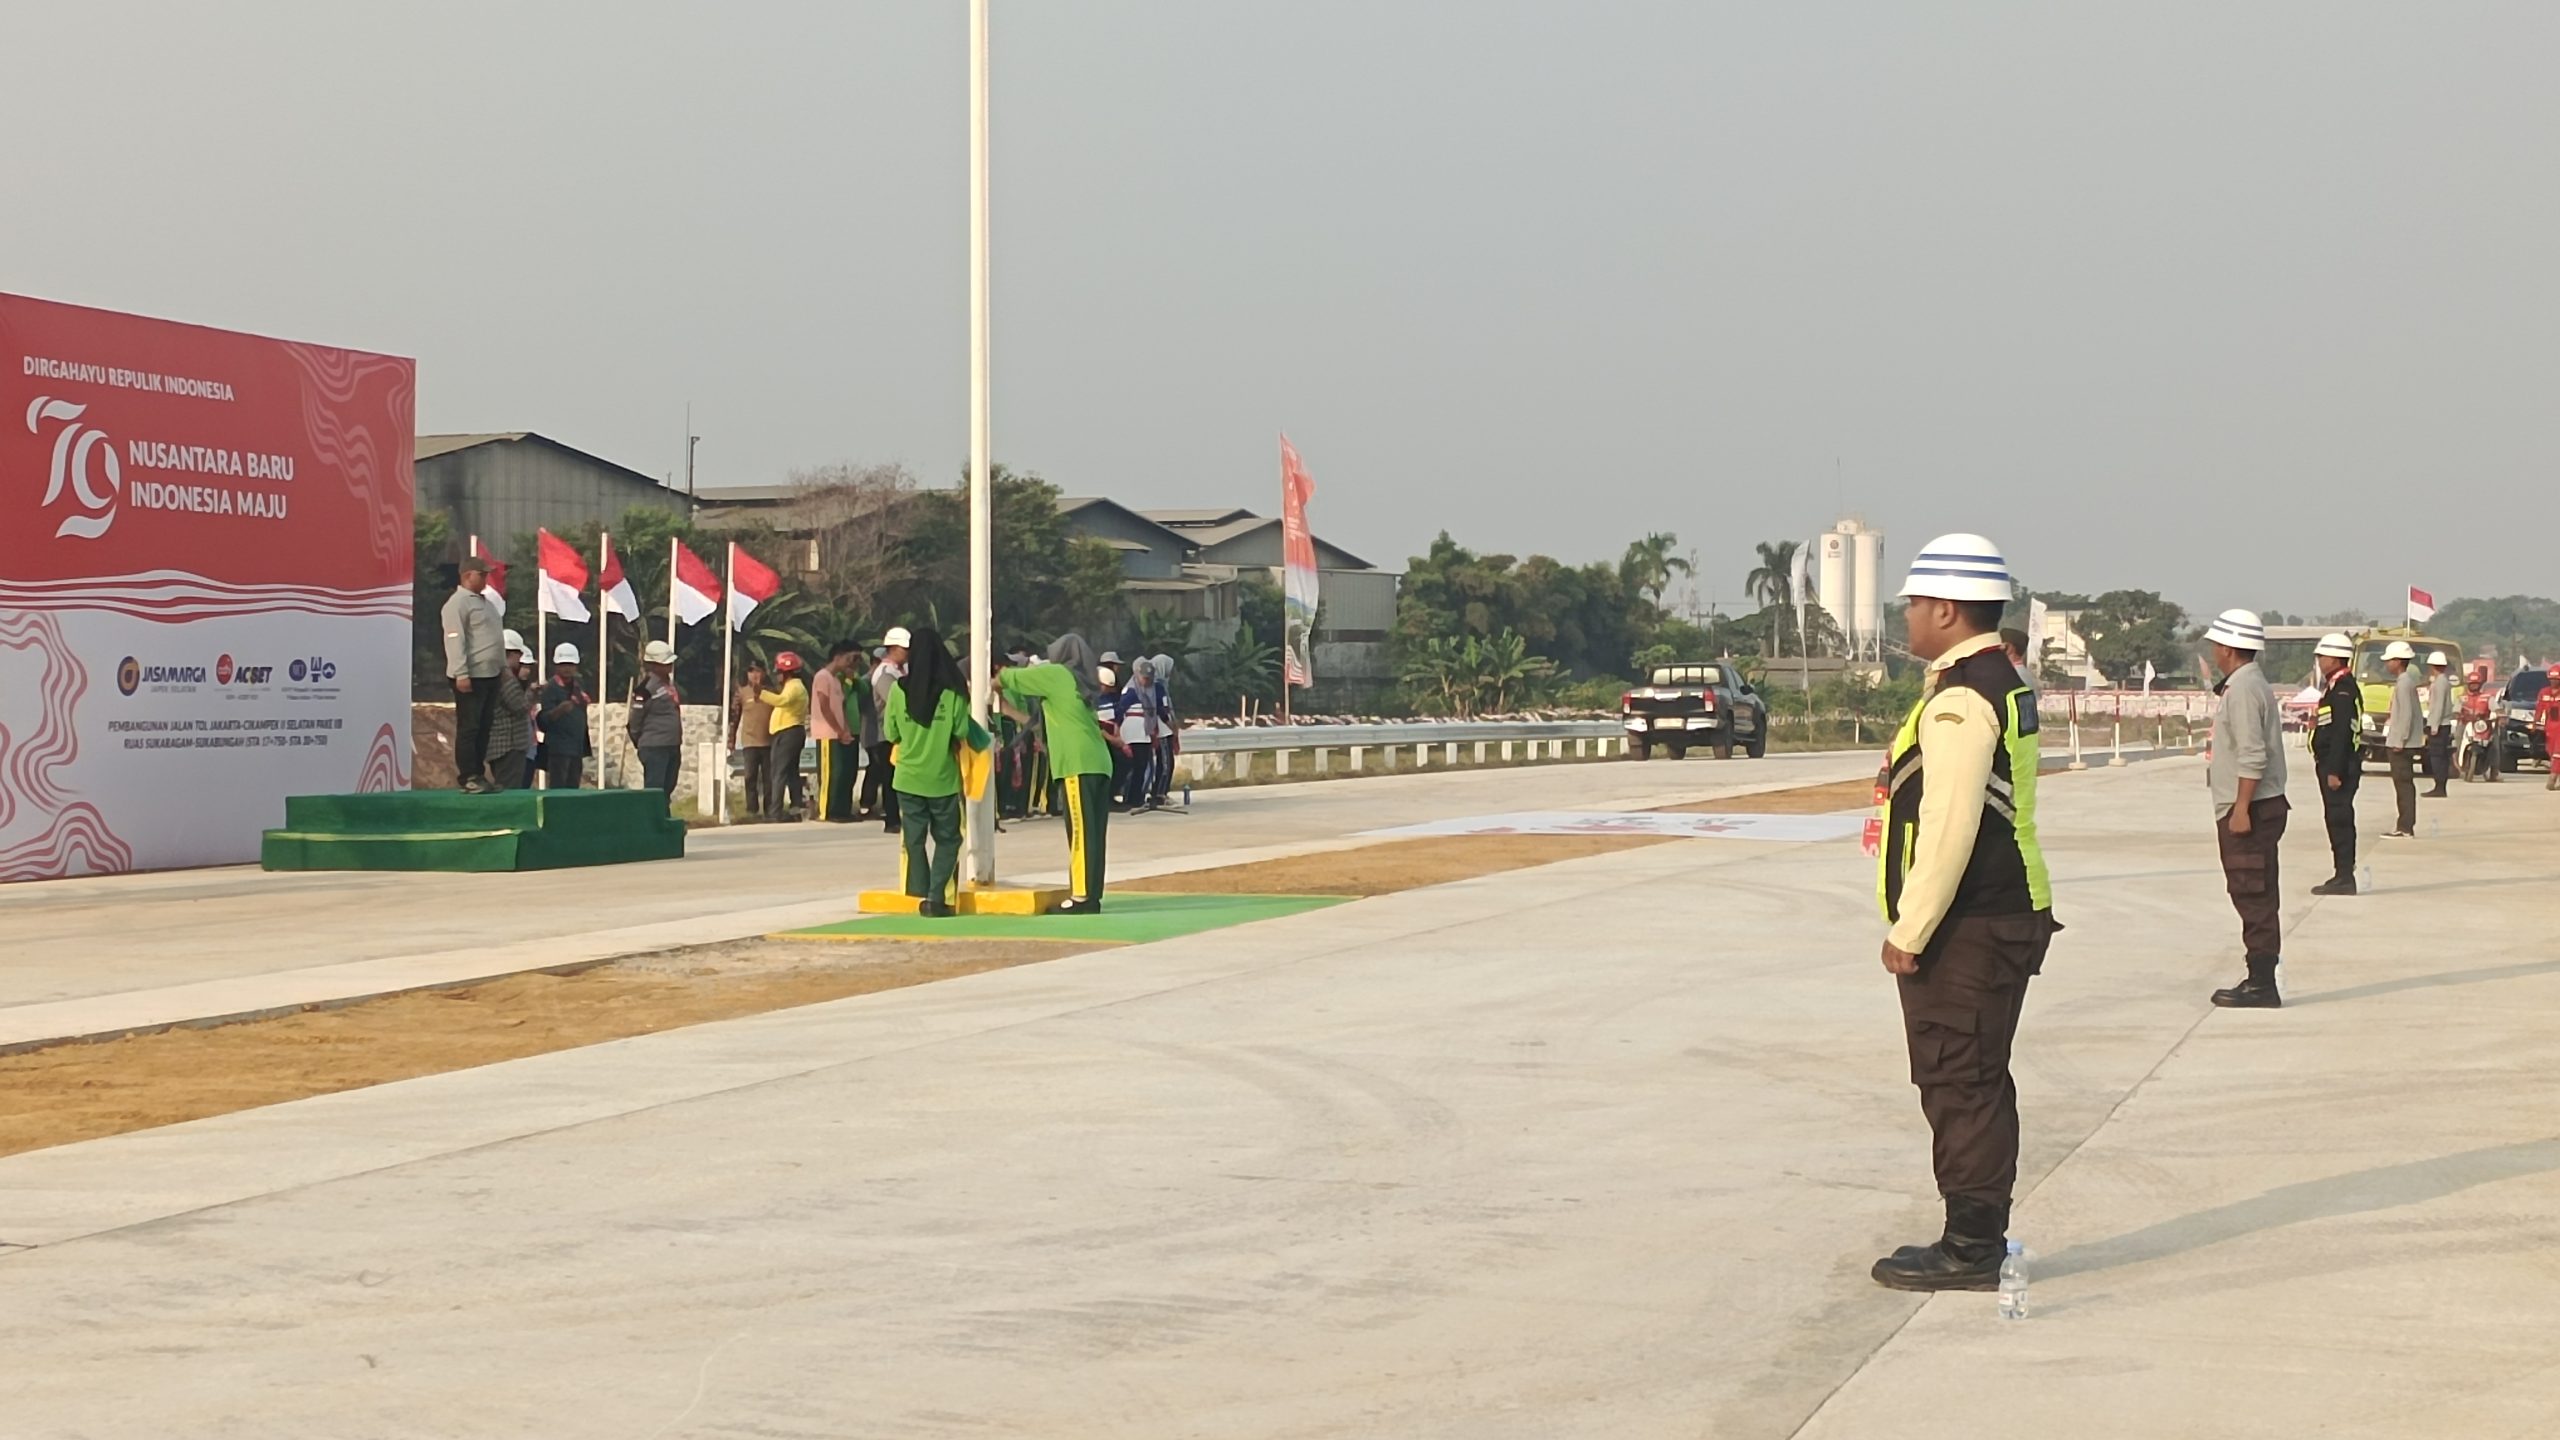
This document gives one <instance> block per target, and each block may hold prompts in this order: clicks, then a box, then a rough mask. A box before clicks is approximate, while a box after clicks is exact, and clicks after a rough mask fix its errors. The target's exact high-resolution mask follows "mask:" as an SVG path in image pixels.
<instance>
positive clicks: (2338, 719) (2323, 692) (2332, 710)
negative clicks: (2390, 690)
mask: <svg viewBox="0 0 2560 1440" xmlns="http://www.w3.org/2000/svg"><path fill="white" fill-rule="evenodd" d="M2312 655H2313V657H2314V658H2313V661H2312V663H2313V664H2315V665H2317V666H2319V667H2320V708H2319V709H2318V710H2316V711H2314V712H2313V714H2312V717H2311V772H2312V773H2313V774H2314V775H2317V776H2319V777H2320V811H2321V815H2322V818H2323V819H2325V820H2326V821H2327V822H2328V826H2329V864H2330V871H2329V878H2328V879H2326V880H2324V881H2322V882H2321V883H2319V884H2317V885H2314V886H2312V887H2311V893H2312V894H2314V895H2353V894H2354V893H2356V787H2357V786H2359V785H2361V784H2363V783H2364V739H2363V734H2364V691H2363V687H2362V686H2359V685H2358V684H2357V683H2356V667H2355V658H2356V645H2355V642H2354V641H2353V640H2350V639H2348V638H2347V636H2346V634H2345V633H2344V632H2337V633H2333V634H2328V635H2323V636H2321V637H2320V644H2319V646H2318V648H2316V649H2314V650H2313V651H2312Z"/></svg>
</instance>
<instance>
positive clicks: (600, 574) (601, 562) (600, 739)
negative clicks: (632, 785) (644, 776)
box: [587, 530, 613, 790]
mask: <svg viewBox="0 0 2560 1440" xmlns="http://www.w3.org/2000/svg"><path fill="white" fill-rule="evenodd" d="M597 541H598V553H597V555H596V703H595V704H593V705H590V706H588V707H587V709H588V710H589V711H590V712H591V713H590V714H589V715H588V716H587V725H588V731H589V738H590V739H591V740H592V741H593V742H594V749H595V757H596V788H597V789H599V790H610V789H612V788H613V781H612V780H611V779H610V778H608V777H607V776H606V774H605V762H606V761H607V760H608V759H610V758H612V752H610V751H608V750H606V749H605V743H604V742H605V734H606V731H605V724H604V707H605V704H606V702H607V701H610V700H611V699H612V698H613V690H612V688H611V687H610V686H608V685H607V684H606V683H605V677H606V674H607V672H609V671H610V670H612V668H613V611H612V610H611V609H610V608H608V607H607V606H606V605H605V603H604V577H605V572H606V571H608V570H611V569H612V568H613V532H611V531H609V530H607V531H599V532H598V533H597Z"/></svg>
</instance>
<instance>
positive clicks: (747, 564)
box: [729, 545, 782, 631]
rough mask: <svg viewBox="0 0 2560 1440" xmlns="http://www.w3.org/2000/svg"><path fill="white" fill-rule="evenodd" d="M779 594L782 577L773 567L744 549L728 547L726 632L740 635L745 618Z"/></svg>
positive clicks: (745, 622)
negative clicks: (727, 625)
mask: <svg viewBox="0 0 2560 1440" xmlns="http://www.w3.org/2000/svg"><path fill="white" fill-rule="evenodd" d="M781 593H782V577H781V576H779V575H776V574H774V573H773V567H772V566H770V565H767V564H765V563H764V562H763V561H761V560H759V559H757V558H756V557H754V556H753V555H750V554H748V553H747V552H746V549H745V547H744V546H740V545H731V546H730V547H729V628H730V629H732V630H740V631H743V630H745V629H746V628H747V617H748V616H749V615H752V614H754V613H755V609H756V607H757V606H759V605H761V604H763V603H764V602H766V601H767V600H770V599H772V598H773V597H774V596H776V595H779V594H781Z"/></svg>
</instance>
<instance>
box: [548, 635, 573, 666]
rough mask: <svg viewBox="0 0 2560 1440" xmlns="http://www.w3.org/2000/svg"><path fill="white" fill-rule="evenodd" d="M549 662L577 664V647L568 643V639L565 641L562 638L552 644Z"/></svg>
mask: <svg viewBox="0 0 2560 1440" xmlns="http://www.w3.org/2000/svg"><path fill="white" fill-rule="evenodd" d="M551 663H552V664H554V665H575V664H577V663H578V647H577V646H575V645H572V644H570V643H569V642H568V641H566V640H563V641H561V642H560V643H559V644H557V645H554V646H552V647H551Z"/></svg>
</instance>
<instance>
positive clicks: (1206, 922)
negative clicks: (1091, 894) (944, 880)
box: [790, 894, 1346, 945]
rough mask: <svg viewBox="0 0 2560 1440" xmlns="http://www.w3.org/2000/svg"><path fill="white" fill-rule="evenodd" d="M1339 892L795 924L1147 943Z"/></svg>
mask: <svg viewBox="0 0 2560 1440" xmlns="http://www.w3.org/2000/svg"><path fill="white" fill-rule="evenodd" d="M1345 898H1346V897H1343V896H1339V895H1135V894H1121V895H1106V896H1105V897H1103V901H1102V913H1101V914H1099V915H954V916H952V917H951V918H950V919H948V920H927V919H925V918H923V917H922V916H917V915H870V916H864V917H862V918H860V919H855V920H840V921H838V922H836V923H835V924H833V925H815V926H811V927H810V928H809V929H806V930H794V931H791V932H790V934H791V936H792V937H794V938H799V939H810V940H828V939H845V938H851V939H860V938H863V937H865V936H879V937H884V938H885V937H889V936H896V937H900V938H906V937H910V936H925V937H931V938H936V939H952V940H962V939H966V940H1101V941H1107V942H1110V943H1112V944H1121V945H1144V944H1147V943H1148V942H1150V941H1155V940H1172V939H1176V938H1179V937H1181V936H1184V935H1197V934H1199V933H1200V932H1201V931H1203V930H1223V929H1225V928H1226V927H1227V926H1230V925H1248V924H1251V923H1252V922H1254V921H1256V920H1276V919H1278V918H1279V917H1281V916H1283V915H1297V914H1301V913H1303V912H1305V911H1308V910H1322V909H1324V908H1325V907H1326V906H1329V905H1340V904H1342V903H1343V902H1344V899H1345Z"/></svg>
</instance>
